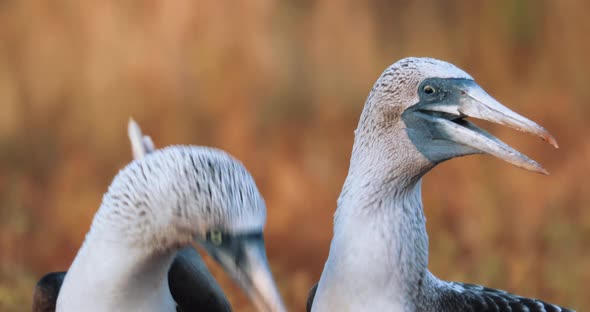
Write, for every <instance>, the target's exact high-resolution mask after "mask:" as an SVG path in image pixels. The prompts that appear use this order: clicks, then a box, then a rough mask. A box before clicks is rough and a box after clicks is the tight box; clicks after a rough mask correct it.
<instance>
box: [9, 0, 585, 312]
mask: <svg viewBox="0 0 590 312" xmlns="http://www.w3.org/2000/svg"><path fill="white" fill-rule="evenodd" d="M589 12H590V2H587V1H575V0H560V1H557V0H554V1H552V0H545V1H534V0H518V1H510V0H501V1H468V0H464V1H461V0H446V1H421V0H420V1H407V0H406V1H400V0H398V1H385V0H378V1H369V2H361V1H354V0H338V1H336V0H316V1H311V0H307V1H279V0H241V1H204V0H202V1H189V0H177V1H163V0H149V1H145V0H144V1H113V0H110V1H109V0H105V1H100V2H90V1H86V2H80V1H74V0H53V1H32V0H21V1H15V0H5V1H0V310H2V311H25V310H28V309H29V307H30V300H31V290H32V287H33V285H34V283H35V281H36V280H37V279H38V278H39V277H40V276H41V275H42V274H43V273H45V272H48V271H54V270H64V269H66V268H67V267H68V265H69V263H70V262H71V260H72V259H73V257H74V255H75V253H76V251H77V249H78V247H79V246H80V244H81V243H82V240H83V237H84V234H85V233H86V231H87V230H88V226H89V224H90V221H91V218H92V216H93V214H94V212H95V211H96V209H97V207H98V206H99V203H100V200H101V195H102V193H103V192H104V191H105V190H106V188H107V186H108V184H109V183H110V180H111V179H112V177H113V176H114V175H115V173H116V172H117V170H118V169H120V168H122V167H123V166H124V165H125V164H126V163H127V162H129V161H130V159H131V152H130V148H129V143H128V141H127V136H126V124H127V120H128V118H129V116H133V117H135V118H136V119H137V120H138V122H139V123H140V125H141V126H142V127H143V129H144V131H145V132H146V133H148V134H150V135H152V137H153V138H154V141H155V142H156V145H158V146H163V145H169V144H176V143H184V144H200V145H214V146H218V147H220V148H223V149H226V150H227V151H229V152H230V153H232V154H233V155H235V156H236V157H238V158H239V159H241V160H243V162H244V163H245V165H246V166H247V167H248V168H249V169H250V170H251V172H252V173H253V175H254V177H255V178H256V181H257V183H258V185H259V188H260V189H261V191H262V193H263V195H264V196H265V198H266V200H267V204H268V224H267V229H266V237H267V245H268V254H269V257H270V262H271V265H272V267H273V271H274V273H275V276H276V278H277V280H278V283H279V285H280V288H281V291H282V293H283V296H284V298H285V300H286V302H287V303H288V305H289V307H291V309H292V310H294V311H301V310H302V309H303V306H304V302H305V298H306V295H307V290H308V288H309V287H310V286H311V285H312V283H314V282H315V281H316V280H317V279H318V278H319V275H320V272H321V269H322V266H323V262H324V260H325V259H326V256H327V253H328V246H329V241H330V238H331V231H332V214H333V212H334V210H335V205H336V198H337V196H338V193H339V191H340V187H341V186H342V183H343V181H344V177H345V175H346V173H347V168H348V159H349V156H350V151H351V145H352V140H353V133H352V131H353V129H354V128H355V126H356V123H357V121H358V117H359V114H360V111H361V108H362V106H363V103H364V99H365V97H366V95H367V93H368V91H369V90H370V87H371V85H372V84H373V82H374V80H375V79H376V78H377V77H378V75H379V74H380V73H381V71H382V70H383V69H384V68H385V67H386V66H388V65H389V64H391V63H393V62H394V61H396V60H398V59H400V58H402V57H405V56H410V55H415V56H432V57H436V58H440V59H444V60H448V61H450V62H452V63H455V64H457V65H458V66H460V67H462V68H464V69H465V70H467V71H468V72H469V73H471V74H472V75H473V76H474V77H475V78H476V80H477V81H478V82H479V83H480V85H481V86H483V87H484V88H485V89H486V90H487V91H488V92H489V93H490V94H492V95H493V96H494V97H496V98H497V99H498V100H500V101H501V102H503V103H505V104H506V105H507V106H509V107H511V108H513V109H515V110H516V111H517V112H520V113H522V114H523V115H525V116H527V117H530V118H532V119H533V120H535V121H537V122H539V123H540V124H542V125H544V126H546V128H548V129H549V130H550V131H551V132H552V133H553V134H554V135H555V137H556V138H557V139H558V141H559V143H560V146H561V148H560V149H559V150H553V149H552V148H551V147H550V146H549V145H546V144H543V143H542V142H540V141H539V140H537V139H535V138H533V137H530V136H526V135H521V134H518V133H515V132H514V131H512V130H509V129H505V128H502V127H496V126H494V125H484V126H487V127H486V128H487V129H488V130H490V131H491V132H493V133H494V134H497V135H498V136H499V137H501V138H503V139H505V140H506V141H508V142H509V143H510V144H512V145H513V146H515V147H517V148H518V149H519V150H521V151H523V152H524V153H526V154H528V155H530V156H532V157H533V158H535V159H537V160H538V161H540V162H541V163H542V164H544V166H545V167H546V168H547V169H548V170H549V171H550V172H551V175H550V176H548V177H544V176H540V175H536V174H532V173H528V172H525V171H523V170H519V169H517V168H514V167H512V166H510V165H508V164H506V163H504V162H501V161H499V160H496V159H493V158H491V157H486V156H476V157H474V156H472V157H467V158H464V159H461V160H453V161H450V162H448V163H445V164H443V165H441V166H439V167H438V168H437V169H435V170H434V171H433V172H432V173H431V174H429V175H428V176H427V177H426V178H425V182H424V183H425V186H424V189H423V193H424V201H425V207H426V214H427V216H428V230H429V234H430V242H431V248H430V249H431V261H430V262H431V264H430V267H431V269H432V271H433V272H434V273H435V274H437V275H438V276H440V277H442V278H446V279H452V280H459V281H465V282H475V283H482V284H487V285H489V286H493V287H497V288H503V289H507V290H510V291H513V292H517V293H519V294H521V295H526V296H532V297H541V298H544V299H546V300H549V301H553V302H556V303H560V304H564V305H567V306H571V307H575V308H577V309H578V310H580V311H583V310H585V309H587V308H589V307H590V297H589V296H588V289H587V288H586V287H587V286H586V285H588V284H589V283H590V248H589V247H590V182H589V181H588V174H589V173H590V137H589V136H588V135H589V134H590V104H589V102H590V86H589V85H590V65H589V64H590V63H589V62H588V56H589V55H590V42H589V41H588V39H587V38H588V33H590V19H589V18H588V13H589ZM368 230H370V229H368ZM209 262H210V261H209ZM212 267H213V271H214V273H215V274H216V276H218V277H219V279H220V281H221V283H222V284H223V285H224V288H225V289H226V292H227V293H228V294H229V296H230V297H231V300H232V302H233V303H234V307H235V308H236V310H237V311H249V310H252V308H251V305H250V304H249V303H248V302H247V300H246V299H245V297H244V296H243V295H242V293H241V292H240V290H239V289H238V288H237V287H235V286H234V285H233V284H232V283H231V282H230V281H229V279H228V278H227V277H226V276H225V275H224V274H223V272H221V270H220V269H219V268H218V267H217V266H216V265H214V264H212Z"/></svg>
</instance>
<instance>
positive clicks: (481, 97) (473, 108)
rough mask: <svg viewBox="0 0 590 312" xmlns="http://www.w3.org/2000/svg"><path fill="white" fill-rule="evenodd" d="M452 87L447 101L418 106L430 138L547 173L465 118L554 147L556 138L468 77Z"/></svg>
mask: <svg viewBox="0 0 590 312" xmlns="http://www.w3.org/2000/svg"><path fill="white" fill-rule="evenodd" d="M449 89H451V88H449ZM452 89H453V91H452V92H451V93H452V94H451V95H449V96H448V99H447V100H444V101H440V102H432V103H426V104H424V105H423V106H421V107H420V109H419V111H420V113H421V114H420V117H421V118H424V119H427V120H429V121H430V122H429V125H430V126H431V127H434V130H435V131H434V133H433V138H434V139H442V140H447V141H452V142H454V143H457V144H459V145H462V146H464V147H465V149H466V150H467V152H462V153H461V154H463V155H467V154H473V153H486V154H490V155H493V156H495V157H498V158H500V159H502V160H504V161H506V162H508V163H511V164H513V165H515V166H517V167H520V168H523V169H526V170H530V171H534V172H538V173H542V174H548V172H547V170H545V169H544V168H543V167H542V166H541V165H539V164H538V163H537V162H535V161H534V160H532V159H530V158H528V157H527V156H525V155H523V154H521V153H520V152H518V151H517V150H515V149H513V148H512V147H510V146H508V145H507V144H506V143H504V142H502V141H500V140H499V139H498V138H496V137H494V136H493V135H491V134H489V133H487V132H486V131H484V130H482V129H481V128H479V127H477V126H476V125H474V124H473V123H471V122H469V121H467V120H465V118H466V117H473V118H477V119H482V120H486V121H489V122H493V123H497V124H501V125H505V126H508V127H510V128H513V129H516V130H519V131H523V132H527V133H531V134H533V135H536V136H539V137H541V138H542V139H544V140H545V141H547V142H549V143H550V144H551V145H553V146H554V147H555V148H558V145H557V141H556V140H555V138H554V137H553V136H552V135H551V134H550V133H549V132H548V131H547V130H545V129H544V128H543V127H541V126H539V125H538V124H536V123H535V122H533V121H531V120H529V119H527V118H525V117H523V116H521V115H519V114H517V113H515V112H513V111H511V110H510V109H508V108H507V107H505V106H504V105H502V104H500V103H499V102H498V101H496V100H495V99H494V98H492V97H491V96H490V95H489V94H487V93H486V92H485V91H484V90H483V89H482V88H481V87H479V86H478V85H477V84H476V83H475V82H474V81H472V80H460V81H457V82H456V83H455V84H454V85H453V88H452ZM458 156H460V155H458Z"/></svg>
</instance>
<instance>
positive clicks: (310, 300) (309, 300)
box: [305, 283, 318, 312]
mask: <svg viewBox="0 0 590 312" xmlns="http://www.w3.org/2000/svg"><path fill="white" fill-rule="evenodd" d="M317 290H318V283H316V284H315V285H313V286H312V287H311V289H310V290H309V293H308V294H307V304H306V305H305V311H307V312H311V305H312V304H313V298H315V292H316V291H317Z"/></svg>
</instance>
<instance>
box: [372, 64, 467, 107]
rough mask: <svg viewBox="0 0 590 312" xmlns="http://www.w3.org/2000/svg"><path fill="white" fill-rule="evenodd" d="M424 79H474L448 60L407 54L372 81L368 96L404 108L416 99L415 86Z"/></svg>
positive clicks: (415, 101) (414, 102)
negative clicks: (373, 82) (372, 84)
mask: <svg viewBox="0 0 590 312" xmlns="http://www.w3.org/2000/svg"><path fill="white" fill-rule="evenodd" d="M426 78H465V79H473V78H472V77H471V76H470V75H469V74H467V73H466V72H464V71H463V70H461V69H460V68H458V67H457V66H455V65H453V64H451V63H448V62H445V61H441V60H437V59H433V58H418V57H408V58H404V59H401V60H399V61H397V62H395V63H393V64H392V65H390V66H389V67H387V69H385V71H383V73H382V74H381V76H380V77H379V79H377V81H376V82H375V85H374V86H373V89H372V90H371V93H370V94H369V99H371V98H373V97H374V98H375V99H377V100H379V102H387V103H388V104H389V105H392V104H397V105H403V108H406V107H407V106H411V105H413V104H416V103H417V102H418V92H417V88H418V85H419V84H420V83H421V82H422V81H423V80H424V79H426ZM384 100H385V101H384ZM367 102H368V103H369V102H373V101H367Z"/></svg>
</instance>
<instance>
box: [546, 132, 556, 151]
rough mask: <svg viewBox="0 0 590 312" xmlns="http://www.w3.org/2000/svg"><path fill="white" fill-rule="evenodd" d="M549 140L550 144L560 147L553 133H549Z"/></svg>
mask: <svg viewBox="0 0 590 312" xmlns="http://www.w3.org/2000/svg"><path fill="white" fill-rule="evenodd" d="M547 142H549V144H551V145H552V146H553V147H555V148H556V149H558V148H559V144H557V140H555V138H554V137H553V136H552V135H549V136H548V137H547Z"/></svg>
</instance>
